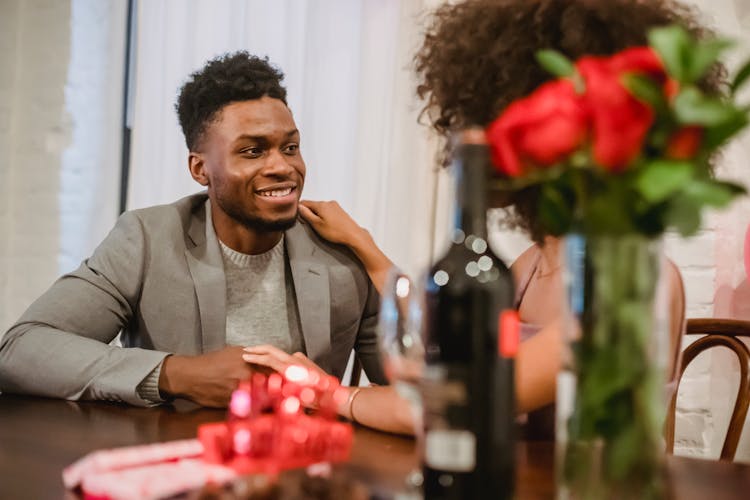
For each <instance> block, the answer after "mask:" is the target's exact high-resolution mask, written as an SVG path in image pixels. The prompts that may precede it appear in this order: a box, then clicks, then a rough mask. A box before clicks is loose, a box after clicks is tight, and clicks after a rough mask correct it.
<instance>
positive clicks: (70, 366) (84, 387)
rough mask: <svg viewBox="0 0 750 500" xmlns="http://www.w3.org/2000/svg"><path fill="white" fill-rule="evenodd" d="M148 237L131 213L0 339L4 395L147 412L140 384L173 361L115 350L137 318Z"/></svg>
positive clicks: (160, 355) (136, 350)
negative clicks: (106, 403)
mask: <svg viewBox="0 0 750 500" xmlns="http://www.w3.org/2000/svg"><path fill="white" fill-rule="evenodd" d="M146 236H147V235H146V234H145V232H144V230H143V226H142V224H141V221H140V219H139V218H138V216H137V215H136V214H134V213H125V214H123V215H122V216H121V217H120V219H119V220H118V222H117V224H116V225H115V227H114V228H113V229H112V231H111V232H110V233H109V235H108V236H107V237H106V238H105V240H104V241H103V242H102V243H101V244H100V245H99V247H98V248H97V249H96V250H95V251H94V254H93V255H92V256H91V257H90V258H89V259H87V260H85V261H84V262H83V263H82V264H81V266H80V267H79V268H78V269H77V270H75V271H73V272H71V273H69V274H66V275H64V276H62V277H61V278H60V279H59V280H57V281H56V282H55V283H54V284H53V285H52V287H51V288H50V289H49V290H48V291H47V292H45V293H44V294H43V295H42V296H41V297H39V299H37V300H36V301H35V302H34V303H33V304H32V305H31V306H30V307H29V308H28V310H27V311H26V312H25V313H24V314H23V316H21V318H20V319H19V321H18V322H17V323H16V324H15V325H13V326H12V327H11V328H10V329H9V330H8V331H7V332H6V333H5V335H4V336H3V338H2V339H0V391H5V392H16V393H25V394H34V395H40V396H49V397H59V398H65V399H70V400H78V399H101V400H110V401H122V402H127V403H130V404H133V405H139V406H147V405H149V404H150V403H149V402H148V401H146V400H144V399H143V398H141V397H140V396H139V395H138V394H137V391H136V388H137V386H138V384H139V383H140V382H141V381H142V380H143V379H144V378H145V377H146V376H148V375H149V373H150V372H151V371H152V370H153V369H154V368H155V367H157V366H158V365H159V364H160V363H161V362H162V360H163V359H164V358H165V357H166V356H167V355H168V353H164V352H158V351H150V350H146V349H140V348H122V347H117V346H112V345H109V343H110V342H112V340H113V339H115V337H116V336H117V335H118V333H119V332H120V331H121V330H122V329H125V328H128V325H129V324H130V322H131V320H132V319H133V317H134V314H135V311H136V310H137V304H138V299H139V296H140V291H141V286H142V283H143V269H144V263H145V261H146V257H147V255H146V254H147V245H146V241H147V237H146Z"/></svg>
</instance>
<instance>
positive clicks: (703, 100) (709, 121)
mask: <svg viewBox="0 0 750 500" xmlns="http://www.w3.org/2000/svg"><path fill="white" fill-rule="evenodd" d="M674 111H675V116H676V118H677V121H678V122H679V123H681V124H683V125H703V126H706V127H715V126H717V125H721V124H724V123H726V122H729V121H731V120H732V119H733V118H734V117H735V115H736V113H737V109H736V108H735V107H734V106H732V105H731V104H728V103H725V102H723V101H722V100H721V99H718V98H716V97H709V96H706V95H704V94H703V93H702V92H701V91H700V90H698V89H697V88H696V87H693V86H690V87H686V88H684V89H683V90H682V91H681V92H680V93H679V94H677V97H675V100H674Z"/></svg>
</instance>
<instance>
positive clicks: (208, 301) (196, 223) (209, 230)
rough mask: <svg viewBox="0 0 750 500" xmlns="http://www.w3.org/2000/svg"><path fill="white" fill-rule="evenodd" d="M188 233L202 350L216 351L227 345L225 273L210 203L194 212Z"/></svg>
mask: <svg viewBox="0 0 750 500" xmlns="http://www.w3.org/2000/svg"><path fill="white" fill-rule="evenodd" d="M188 235H189V236H190V239H191V240H192V242H193V244H194V245H195V246H193V247H192V248H188V249H187V250H185V257H186V258H187V263H188V268H189V269H190V275H191V276H192V278H193V284H194V285H195V296H196V297H197V299H198V313H199V315H200V318H201V331H202V332H203V336H202V339H201V340H202V350H203V352H204V353H205V352H209V351H215V350H217V349H220V348H222V347H224V346H225V345H226V309H227V305H226V293H227V288H226V277H225V276H224V261H223V260H222V258H221V249H220V248H219V240H218V239H217V238H216V233H215V232H214V227H213V223H212V222H211V205H210V202H209V200H206V204H205V209H204V210H198V211H196V213H195V214H194V215H193V218H192V221H191V225H190V229H189V230H188Z"/></svg>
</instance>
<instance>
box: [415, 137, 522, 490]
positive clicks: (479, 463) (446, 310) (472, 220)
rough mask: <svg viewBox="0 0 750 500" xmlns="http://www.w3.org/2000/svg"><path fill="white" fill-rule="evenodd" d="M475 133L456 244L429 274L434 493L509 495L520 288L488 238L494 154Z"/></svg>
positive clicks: (428, 442) (462, 148)
mask: <svg viewBox="0 0 750 500" xmlns="http://www.w3.org/2000/svg"><path fill="white" fill-rule="evenodd" d="M473 137H474V136H472V135H471V133H464V135H463V136H462V139H461V143H460V144H459V145H458V146H457V148H456V150H455V156H454V165H453V168H454V169H455V170H456V181H457V200H456V214H455V228H454V235H453V243H452V245H451V247H450V248H449V250H448V252H447V254H446V255H445V256H444V257H442V258H441V259H440V260H438V261H437V263H435V264H434V266H433V267H432V268H431V271H430V272H429V273H428V274H427V276H426V278H425V279H426V284H425V292H426V294H425V295H426V296H425V302H426V303H425V305H426V315H425V319H426V332H425V337H426V338H425V342H426V345H425V350H426V368H425V372H424V377H423V381H422V389H423V397H424V425H425V443H424V446H425V448H424V464H423V474H424V479H423V481H424V482H423V487H424V494H425V498H427V499H462V500H464V499H478V498H483V499H484V498H492V499H502V498H510V497H511V496H512V492H513V482H514V469H513V462H514V453H515V449H514V440H513V427H514V422H515V419H514V401H515V395H514V386H513V364H512V356H511V357H510V358H509V357H508V351H507V349H505V350H503V349H501V348H500V347H501V345H503V344H501V343H500V340H501V332H499V330H500V329H501V327H500V325H506V326H507V325H511V324H512V317H511V318H510V320H509V319H508V318H509V317H508V316H506V317H504V319H503V320H501V314H502V313H503V312H504V311H508V310H511V309H512V307H513V298H514V292H515V287H514V283H513V277H512V275H511V273H510V271H509V270H508V268H507V267H506V266H505V264H504V263H503V261H502V260H500V259H499V258H498V257H497V256H496V255H495V254H494V253H493V252H492V250H491V249H490V248H489V245H488V242H487V218H486V212H487V202H486V190H487V176H488V173H489V169H490V165H489V154H488V151H487V146H486V145H484V144H483V143H482V142H483V137H484V134H480V135H479V137H480V139H479V140H472V138H473ZM514 317H515V318H516V322H517V315H515V316H514ZM507 333H508V335H510V336H511V337H510V338H512V336H513V335H516V336H517V335H518V332H517V331H516V332H507ZM506 340H507V339H506ZM507 345H512V343H511V344H507ZM501 352H504V353H505V354H503V355H501V354H500V353H501Z"/></svg>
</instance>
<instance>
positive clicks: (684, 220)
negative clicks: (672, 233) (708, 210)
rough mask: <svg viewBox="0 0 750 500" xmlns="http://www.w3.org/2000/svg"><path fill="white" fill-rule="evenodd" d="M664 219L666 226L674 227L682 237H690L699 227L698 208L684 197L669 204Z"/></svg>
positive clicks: (699, 216) (699, 212) (699, 214)
mask: <svg viewBox="0 0 750 500" xmlns="http://www.w3.org/2000/svg"><path fill="white" fill-rule="evenodd" d="M665 218H666V221H667V226H671V227H674V228H675V230H677V232H679V233H680V234H681V235H682V236H692V235H693V234H695V233H697V232H698V229H700V227H701V211H700V206H699V205H698V204H696V203H695V202H694V201H691V200H690V199H689V198H687V197H684V196H681V197H679V198H677V199H676V200H673V201H672V203H670V207H669V209H668V211H667V214H666V217H665Z"/></svg>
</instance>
